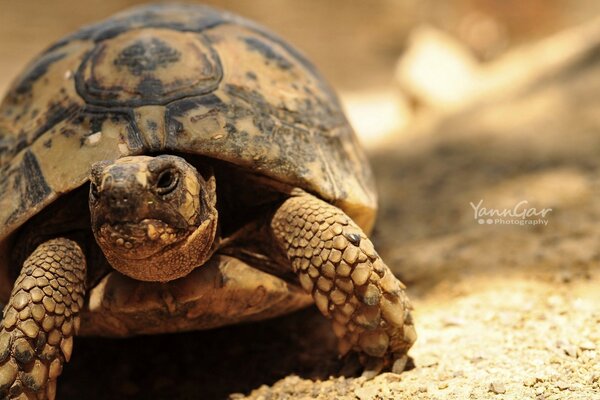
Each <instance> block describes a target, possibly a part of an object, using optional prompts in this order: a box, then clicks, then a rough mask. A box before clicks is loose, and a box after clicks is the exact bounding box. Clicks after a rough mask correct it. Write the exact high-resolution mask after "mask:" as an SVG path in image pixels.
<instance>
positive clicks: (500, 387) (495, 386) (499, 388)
mask: <svg viewBox="0 0 600 400" xmlns="http://www.w3.org/2000/svg"><path fill="white" fill-rule="evenodd" d="M490 392H493V393H496V394H504V393H506V386H504V383H502V382H492V383H490Z"/></svg>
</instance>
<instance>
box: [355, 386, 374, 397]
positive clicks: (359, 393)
mask: <svg viewBox="0 0 600 400" xmlns="http://www.w3.org/2000/svg"><path fill="white" fill-rule="evenodd" d="M377 392H379V388H378V387H377V386H376V385H370V386H367V387H364V386H363V387H361V388H359V389H356V391H355V392H354V395H355V396H356V397H358V398H359V399H360V400H374V399H376V398H377Z"/></svg>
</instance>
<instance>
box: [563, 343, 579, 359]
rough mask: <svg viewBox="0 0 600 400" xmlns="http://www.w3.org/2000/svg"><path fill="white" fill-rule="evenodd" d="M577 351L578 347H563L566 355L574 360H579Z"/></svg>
mask: <svg viewBox="0 0 600 400" xmlns="http://www.w3.org/2000/svg"><path fill="white" fill-rule="evenodd" d="M577 350H578V349H577V346H573V345H571V344H570V345H566V346H564V347H563V351H564V352H565V354H566V355H568V356H569V357H573V358H577Z"/></svg>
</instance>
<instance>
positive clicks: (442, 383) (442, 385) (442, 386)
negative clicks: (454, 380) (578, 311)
mask: <svg viewBox="0 0 600 400" xmlns="http://www.w3.org/2000/svg"><path fill="white" fill-rule="evenodd" d="M446 388H448V382H440V383H439V384H438V389H440V390H441V389H446Z"/></svg>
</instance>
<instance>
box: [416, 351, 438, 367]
mask: <svg viewBox="0 0 600 400" xmlns="http://www.w3.org/2000/svg"><path fill="white" fill-rule="evenodd" d="M438 362H439V361H438V357H437V356H436V355H434V354H424V355H423V356H421V357H419V359H418V360H417V365H418V366H420V367H424V368H427V367H433V366H434V365H437V364H438Z"/></svg>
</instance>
